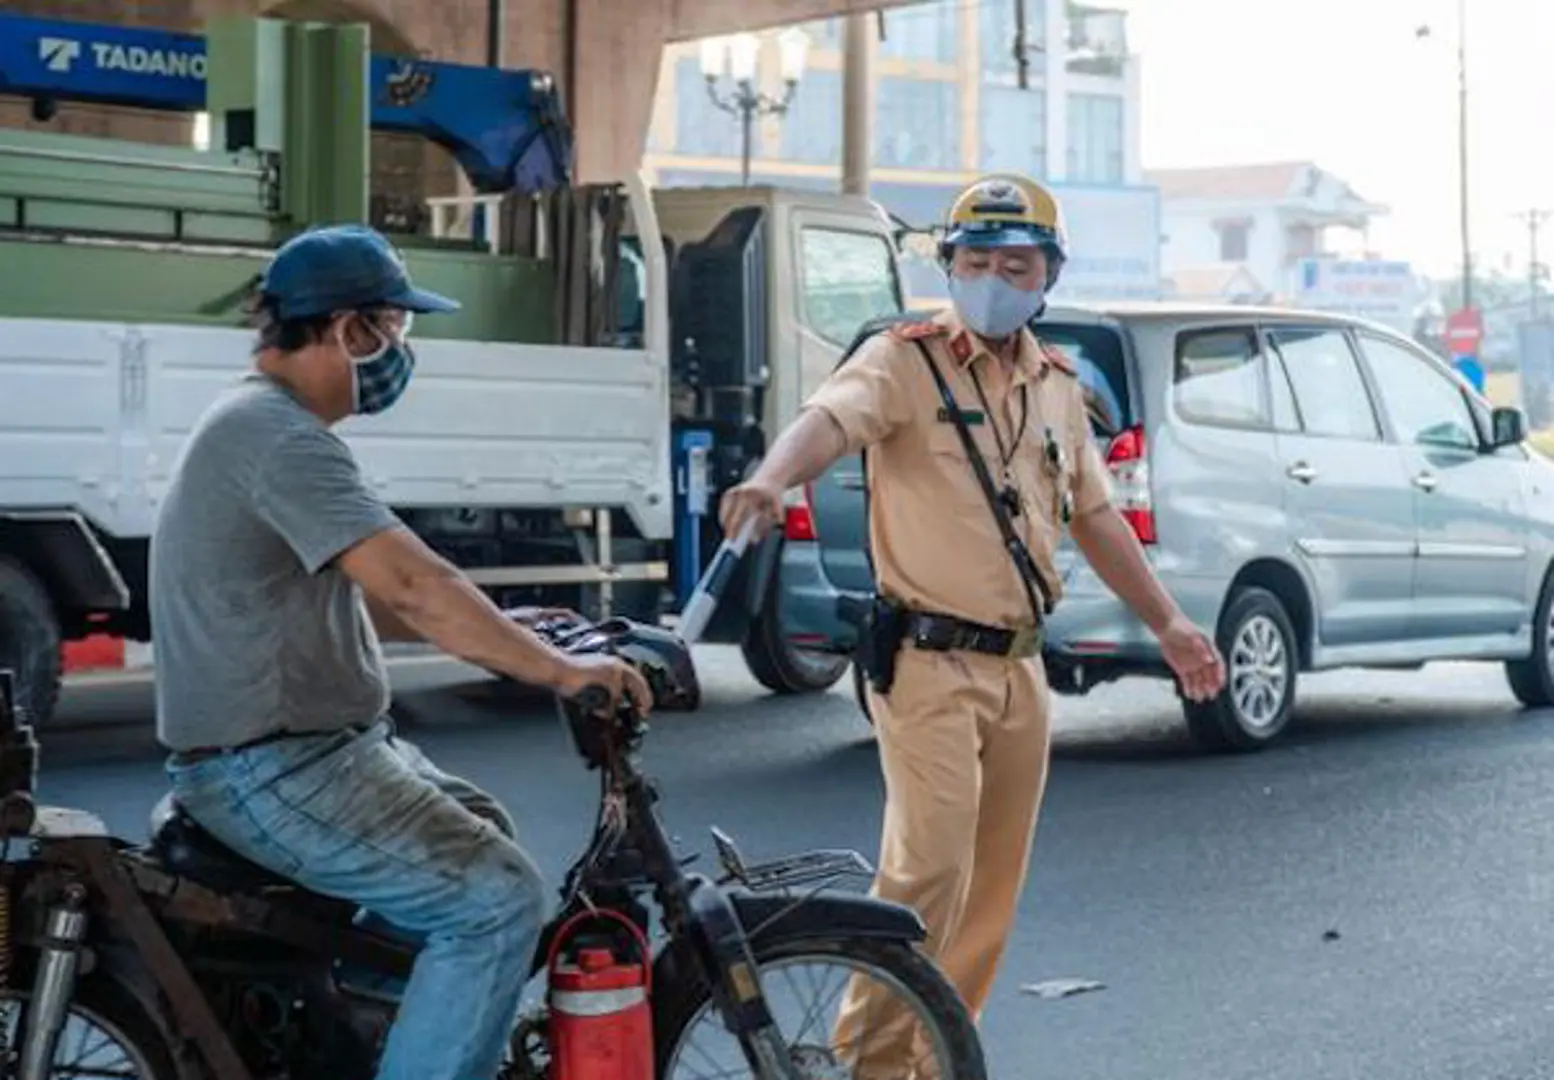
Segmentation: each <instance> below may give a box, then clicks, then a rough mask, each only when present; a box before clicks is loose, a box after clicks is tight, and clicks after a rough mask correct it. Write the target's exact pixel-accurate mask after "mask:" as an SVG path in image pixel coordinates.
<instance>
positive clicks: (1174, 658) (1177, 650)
mask: <svg viewBox="0 0 1554 1080" xmlns="http://www.w3.org/2000/svg"><path fill="white" fill-rule="evenodd" d="M1160 652H1161V655H1162V656H1163V657H1164V658H1165V662H1166V663H1167V664H1169V665H1170V666H1171V670H1172V671H1173V672H1175V674H1176V677H1177V679H1178V680H1179V681H1180V682H1181V684H1182V693H1183V694H1184V695H1185V696H1186V697H1187V699H1188V700H1189V701H1211V700H1213V699H1214V698H1215V697H1217V696H1218V695H1219V692H1220V691H1221V690H1223V689H1224V688H1225V661H1224V660H1223V659H1222V658H1221V657H1220V654H1219V650H1218V649H1216V648H1215V647H1214V642H1212V641H1211V640H1209V636H1208V635H1207V634H1205V633H1204V632H1203V631H1202V630H1199V629H1198V628H1197V627H1196V626H1194V625H1193V624H1192V623H1191V622H1189V621H1188V620H1187V618H1186V617H1185V616H1182V615H1178V616H1177V617H1176V618H1174V619H1172V620H1171V622H1170V623H1168V624H1167V625H1166V628H1165V629H1164V630H1162V631H1161V632H1160Z"/></svg>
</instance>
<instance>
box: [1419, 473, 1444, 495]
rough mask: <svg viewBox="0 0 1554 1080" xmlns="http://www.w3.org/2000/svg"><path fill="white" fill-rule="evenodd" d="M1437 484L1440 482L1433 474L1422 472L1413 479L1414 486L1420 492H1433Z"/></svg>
mask: <svg viewBox="0 0 1554 1080" xmlns="http://www.w3.org/2000/svg"><path fill="white" fill-rule="evenodd" d="M1438 483H1440V481H1439V480H1437V479H1436V476H1435V474H1434V473H1433V472H1422V473H1420V474H1418V475H1417V476H1415V477H1414V486H1415V487H1416V488H1418V489H1419V490H1421V491H1434V490H1435V485H1436V484H1438Z"/></svg>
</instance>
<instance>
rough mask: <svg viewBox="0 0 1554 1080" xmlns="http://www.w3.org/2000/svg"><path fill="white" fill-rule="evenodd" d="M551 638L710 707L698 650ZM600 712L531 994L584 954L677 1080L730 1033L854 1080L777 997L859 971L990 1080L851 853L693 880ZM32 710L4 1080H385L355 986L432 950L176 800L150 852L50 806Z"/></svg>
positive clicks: (757, 1068)
mask: <svg viewBox="0 0 1554 1080" xmlns="http://www.w3.org/2000/svg"><path fill="white" fill-rule="evenodd" d="M542 631H543V632H544V633H546V634H547V635H548V636H549V637H550V638H551V640H553V641H554V642H556V643H557V644H558V645H559V646H560V647H562V648H565V649H572V650H578V651H602V652H609V653H612V654H614V655H617V656H621V657H622V658H624V659H626V660H627V661H628V662H631V663H633V664H635V665H636V666H637V667H638V669H639V670H641V671H642V672H643V673H644V675H645V676H646V677H647V679H648V681H649V683H650V685H651V686H652V689H653V691H654V698H655V703H656V704H663V705H665V706H666V707H669V708H672V707H674V705H675V704H676V703H680V704H684V703H686V702H694V701H695V700H696V698H697V696H698V695H699V692H700V691H699V687H698V686H697V683H696V675H695V670H694V667H693V666H692V665H691V661H690V655H689V650H688V649H686V647H685V646H684V645H683V643H681V642H680V641H679V640H678V639H677V638H674V637H673V635H672V634H669V633H668V632H666V631H661V630H658V629H657V628H651V627H646V626H642V625H638V624H633V623H629V622H626V621H624V620H612V621H609V622H605V623H600V624H594V623H575V624H573V623H564V622H562V623H553V624H550V625H547V626H545V627H542ZM600 693H602V691H598V688H593V689H592V690H591V691H590V692H585V694H583V695H579V697H578V698H577V699H572V700H562V701H560V702H559V708H560V712H561V714H562V718H563V722H564V726H565V728H566V730H567V732H568V733H569V734H570V737H571V739H572V742H573V745H574V746H575V748H576V749H577V751H578V753H579V754H580V756H581V757H582V758H583V761H584V763H585V764H586V766H587V767H588V768H589V769H590V770H596V771H597V772H598V773H599V776H600V803H599V814H598V818H597V821H596V825H595V829H594V832H593V836H592V841H591V843H590V844H589V845H588V847H587V849H586V851H585V852H584V853H583V855H582V856H581V857H580V858H579V859H578V861H577V862H576V863H575V864H574V865H573V867H572V869H571V870H570V872H569V873H568V874H567V875H566V878H565V881H564V884H563V887H562V889H561V904H560V905H559V908H558V910H557V911H556V914H555V916H554V918H553V919H552V920H551V922H550V923H549V924H548V925H547V927H546V930H545V933H544V936H543V937H542V939H541V943H540V946H539V948H538V949H537V950H536V954H535V961H534V965H533V969H532V971H531V978H535V977H539V976H542V975H543V974H544V973H545V971H546V967H545V964H546V959H547V957H550V956H553V955H554V954H555V953H556V952H557V950H559V949H561V948H563V947H569V948H571V947H576V946H578V945H579V944H580V943H581V944H582V945H585V946H587V945H602V946H605V947H609V948H612V949H614V950H616V955H626V954H629V953H630V952H631V950H632V949H634V948H635V949H638V950H640V951H641V952H642V954H643V955H642V956H641V957H640V959H641V961H642V963H643V966H644V967H645V968H646V970H647V973H648V974H649V975H650V984H649V985H650V986H651V994H650V998H649V1005H650V1014H651V1020H650V1025H649V1026H650V1028H651V1036H652V1038H651V1041H652V1050H651V1053H652V1059H653V1068H654V1075H655V1077H670V1076H675V1075H681V1074H680V1073H679V1072H677V1070H679V1069H682V1068H706V1067H707V1066H705V1065H700V1064H696V1065H693V1064H692V1063H691V1062H690V1061H689V1059H688V1048H689V1046H690V1043H689V1036H690V1033H691V1030H692V1028H693V1027H694V1026H695V1024H696V1023H698V1022H708V1023H709V1024H710V1026H711V1027H712V1028H713V1031H714V1034H716V1035H719V1036H720V1037H722V1038H725V1039H730V1040H731V1041H732V1044H733V1049H732V1051H731V1053H732V1054H733V1056H734V1064H733V1065H732V1066H724V1068H726V1069H732V1071H726V1072H715V1073H714V1074H716V1075H723V1076H733V1075H741V1074H744V1075H750V1076H754V1077H758V1078H760V1080H821V1078H831V1077H839V1076H848V1075H852V1073H851V1072H850V1070H849V1069H848V1067H847V1065H846V1062H845V1061H844V1060H843V1057H844V1055H843V1054H842V1053H841V1052H839V1051H836V1050H833V1049H832V1048H831V1047H829V1046H828V1045H827V1040H828V1033H827V1031H826V1030H825V1029H824V1027H823V1026H822V1027H820V1029H819V1030H817V1031H813V1032H811V1033H809V1037H808V1039H807V1040H806V1038H805V1032H803V1031H799V1032H797V1033H796V1034H795V1033H793V1032H790V1031H787V1030H784V1029H785V1028H787V1027H788V1026H789V1025H787V1024H785V1023H781V1022H779V1019H778V1018H777V1017H776V1016H775V1015H774V1011H773V1008H772V1007H771V1005H770V1000H771V991H772V990H773V988H774V986H775V985H778V984H781V983H783V981H784V980H783V979H780V978H779V975H784V976H785V975H787V969H788V968H790V967H793V966H796V965H800V964H811V963H813V964H820V965H823V966H832V967H841V968H843V969H844V970H845V971H846V972H848V973H849V974H850V977H853V978H860V977H861V978H870V979H873V980H874V981H875V982H877V983H879V984H881V985H882V986H883V987H884V988H885V990H886V991H888V992H890V993H893V994H895V995H896V997H897V998H898V999H899V1007H900V1008H901V1009H902V1010H903V1012H904V1014H905V1015H906V1016H908V1018H909V1019H910V1020H911V1022H912V1023H913V1024H915V1026H916V1031H915V1038H916V1043H915V1045H919V1046H923V1047H926V1049H927V1052H929V1053H931V1054H933V1056H934V1059H935V1060H934V1064H933V1065H932V1066H930V1067H929V1068H928V1069H927V1070H926V1071H923V1070H920V1071H918V1072H917V1074H916V1075H918V1076H925V1075H930V1076H937V1077H939V1078H941V1080H984V1077H985V1066H984V1062H983V1056H982V1050H981V1046H980V1043H979V1041H978V1037H977V1033H976V1030H975V1027H974V1026H973V1023H972V1021H971V1019H970V1017H969V1016H968V1015H967V1013H966V1011H965V1008H964V1006H963V1005H962V1003H961V1001H960V998H959V997H958V995H957V994H956V993H955V991H954V989H953V987H952V986H951V985H950V984H949V983H948V982H947V981H946V980H945V979H944V978H943V976H942V975H941V974H940V972H939V971H938V969H937V968H936V967H935V966H934V965H933V964H932V963H931V962H930V961H929V960H928V959H927V957H926V956H925V954H924V953H922V952H921V951H920V943H921V941H922V940H923V937H924V930H923V926H922V923H921V922H920V920H919V919H918V918H917V916H916V915H915V913H913V912H912V911H910V910H909V909H907V908H904V907H900V906H896V905H892V904H888V903H885V902H882V901H879V900H876V899H873V898H870V897H867V896H864V895H860V894H858V893H856V892H849V891H845V890H842V889H837V888H834V887H832V883H834V882H836V881H837V880H839V879H840V878H841V877H843V876H845V875H847V874H861V875H867V874H868V873H869V872H870V868H869V864H868V863H867V862H866V861H865V860H864V859H863V858H862V857H861V856H859V855H857V854H856V853H853V852H847V851H814V852H809V853H805V854H800V855H797V856H793V857H789V858H784V859H780V860H777V861H771V862H765V863H761V864H759V865H755V864H749V865H747V864H746V862H745V861H744V859H743V858H742V856H741V855H740V853H739V851H738V850H737V848H736V847H735V845H734V843H733V842H732V841H731V840H730V839H729V838H728V837H727V836H726V835H724V834H723V833H721V832H719V831H718V830H717V829H713V830H712V836H713V838H714V842H715V848H716V853H717V857H718V860H719V862H720V864H721V871H722V872H721V875H720V876H719V877H718V878H717V879H716V880H714V879H712V878H709V877H708V876H706V875H703V874H699V873H691V872H689V871H688V870H687V866H688V865H689V864H690V863H691V862H693V861H694V859H695V858H696V856H694V855H692V856H690V857H689V858H681V857H679V856H678V855H677V854H676V852H675V851H674V849H673V845H672V842H671V839H670V837H669V836H668V835H667V833H666V832H665V830H664V828H663V826H662V824H661V822H660V820H659V818H658V816H657V812H656V810H655V804H656V803H657V801H658V798H659V793H658V790H657V788H656V786H655V784H654V783H653V781H652V780H650V779H649V778H648V777H647V776H645V775H644V774H643V773H642V772H641V771H640V769H639V762H638V751H639V749H640V747H641V745H642V742H643V739H644V735H645V733H646V731H647V728H646V725H645V724H644V723H643V722H642V719H641V717H640V716H639V715H637V714H636V712H635V711H634V710H633V709H632V708H631V707H630V706H629V704H628V705H624V706H622V707H621V708H620V709H619V710H618V711H615V712H614V713H613V715H610V714H609V710H604V709H601V708H600V705H601V701H602V700H607V698H604V699H602V698H600V697H599V696H598V695H599V694H600ZM14 700H15V699H14V696H13V694H12V689H11V683H10V678H9V674H8V673H5V672H0V842H3V845H4V858H3V862H0V1000H3V1001H4V1002H5V1004H6V1007H7V1011H8V1013H9V1014H10V1017H9V1020H8V1021H7V1022H6V1023H5V1024H4V1025H0V1055H3V1056H0V1078H3V1080H12V1078H15V1080H45V1078H53V1077H60V1076H71V1075H98V1076H102V1075H119V1076H135V1077H139V1078H141V1080H369V1078H370V1077H372V1075H373V1073H374V1064H375V1062H376V1060H377V1056H378V1054H379V1052H380V1050H381V1047H382V1043H383V1040H384V1038H385V1037H386V1034H387V1030H388V1027H389V1025H390V1024H391V1023H392V1021H393V1017H394V1007H395V1003H396V999H395V997H394V996H393V994H392V993H390V994H387V995H385V994H384V993H382V992H380V991H379V990H378V989H376V988H374V989H358V988H356V987H355V986H354V985H353V984H352V983H351V982H350V981H349V980H347V979H345V978H344V977H343V976H342V974H341V973H342V971H346V970H351V971H355V972H362V971H365V972H368V973H375V974H376V975H377V976H381V977H382V978H384V979H388V980H393V979H403V978H407V977H408V975H409V971H410V967H411V964H412V962H413V961H414V959H415V952H416V945H415V943H413V942H409V941H407V940H405V939H403V938H399V937H395V936H393V935H392V934H391V933H388V932H385V931H382V930H379V929H377V928H374V927H372V926H371V924H370V922H366V923H364V922H363V921H362V919H361V915H362V913H361V912H360V910H359V909H357V908H356V907H355V906H354V905H352V904H350V903H348V902H346V901H343V900H340V899H337V898H333V897H329V896H323V895H319V894H316V893H312V892H309V891H308V890H306V889H303V888H302V887H300V886H298V885H296V884H295V883H292V882H290V881H288V880H286V879H284V878H281V877H278V876H276V875H275V874H273V873H271V872H270V871H268V870H266V869H264V868H261V867H259V866H257V865H254V864H253V863H250V862H248V861H246V860H244V859H243V858H241V857H240V856H238V855H237V854H235V853H234V852H232V851H230V850H229V849H227V848H225V847H223V846H222V845H221V844H220V843H219V842H218V841H216V840H215V839H214V838H213V837H211V836H210V835H209V834H207V833H205V832H203V831H202V830H201V829H200V827H199V826H198V825H197V824H196V823H195V822H194V821H193V820H192V819H190V818H189V817H188V816H187V815H185V814H184V813H183V812H182V811H181V810H180V809H179V808H178V807H177V806H176V805H173V804H172V802H171V800H170V798H169V799H164V800H163V802H162V803H161V804H159V806H158V808H157V811H156V812H155V813H154V815H153V820H152V831H151V837H150V840H149V842H147V843H145V844H134V843H130V842H127V841H125V840H123V839H120V838H116V837H114V836H112V835H110V834H109V832H108V830H107V829H106V828H105V827H104V824H103V823H102V822H101V821H100V820H99V819H97V818H96V817H94V816H93V815H91V814H89V813H87V812H84V811H81V810H78V809H70V808H61V807H51V806H44V805H38V804H37V803H36V802H35V801H34V798H33V788H34V780H35V777H36V772H37V743H36V741H35V740H34V738H33V735H32V730H31V728H30V726H29V725H28V724H27V722H26V718H25V717H24V716H20V715H19V714H18V712H17V710H16V708H15V706H14ZM649 903H651V904H652V905H654V906H655V907H656V909H657V912H658V929H659V931H660V932H659V935H658V941H657V943H656V944H653V943H651V941H650V939H651V938H652V936H653V935H652V934H651V932H650V927H651V920H650V916H649V911H648V904H649ZM580 927H586V928H587V929H586V930H584V929H579V928H580ZM563 937H567V938H568V940H565V941H563V940H561V939H562V938H563ZM787 981H789V982H791V981H792V980H791V979H788V980H787ZM805 1019H806V1020H808V1019H809V1017H808V1016H807V1015H806V1017H805ZM547 1021H548V1016H547V1010H546V1008H545V1006H544V1004H543V1002H542V1003H541V1004H540V1005H538V1006H537V1007H535V1008H533V1009H531V1010H528V1011H527V1012H526V1013H525V1015H524V1016H522V1017H521V1018H520V1020H519V1022H518V1024H517V1026H516V1029H515V1032H514V1034H513V1038H512V1043H511V1047H510V1050H509V1054H508V1060H507V1062H506V1064H505V1065H504V1066H503V1072H502V1074H501V1076H500V1077H498V1078H496V1080H541V1078H545V1077H547V1076H549V1075H550V1072H551V1062H550V1054H551V1047H552V1045H553V1043H552V1041H551V1038H550V1034H551V1033H550V1030H549V1027H548V1023H547ZM823 1023H824V1021H821V1024H822V1025H823ZM806 1026H811V1025H808V1024H807V1025H806ZM77 1029H86V1030H90V1031H95V1032H97V1034H96V1035H95V1037H94V1039H93V1040H89V1039H88V1038H87V1036H85V1035H78V1031H77ZM449 1037H450V1038H457V1037H458V1036H457V1033H456V1032H450V1033H449ZM110 1045H111V1047H112V1050H111V1055H110V1056H111V1060H113V1061H116V1062H120V1063H124V1062H127V1066H126V1065H125V1064H119V1065H118V1066H116V1067H115V1068H113V1069H109V1068H107V1067H105V1066H103V1065H101V1064H99V1062H100V1061H101V1060H102V1054H103V1053H105V1052H108V1051H106V1050H104V1048H105V1047H109V1046H110ZM88 1051H90V1053H88ZM72 1055H76V1056H74V1057H73V1056H72ZM92 1055H96V1056H95V1057H92V1060H91V1061H90V1062H87V1061H85V1060H84V1058H85V1057H90V1056H92ZM78 1058H81V1059H83V1060H81V1061H80V1062H79V1063H78ZM698 1061H700V1059H699V1058H698ZM72 1070H78V1071H74V1072H73V1071H72ZM689 1075H710V1074H708V1073H698V1072H692V1073H690V1074H689Z"/></svg>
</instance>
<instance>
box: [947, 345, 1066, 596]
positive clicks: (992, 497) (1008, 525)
mask: <svg viewBox="0 0 1554 1080" xmlns="http://www.w3.org/2000/svg"><path fill="white" fill-rule="evenodd" d="M917 349H918V351H919V352H921V353H922V354H923V361H924V362H925V363H926V364H927V365H928V370H929V371H931V372H932V373H933V381H934V383H935V385H937V386H938V387H939V397H940V398H941V399H942V400H943V401H944V411H945V412H947V413H948V414H949V416H950V419H951V420H953V421H954V422H955V431H956V433H957V434H959V435H960V441H961V445H962V446H964V447H965V448H966V456H967V457H969V458H970V459H971V467H972V469H973V470H974V471H975V472H976V474H977V482H978V483H979V484H981V485H982V494H983V496H984V497H985V498H986V499H987V505H988V509H990V510H992V511H993V519H994V520H995V521H997V522H998V531H999V533H1000V534H1001V535H1002V536H1003V539H1004V548H1005V549H1006V550H1007V551H1008V552H1009V557H1010V558H1011V559H1013V560H1014V567H1015V569H1016V570H1017V571H1019V574H1020V581H1021V583H1022V584H1023V585H1024V586H1025V595H1026V598H1027V599H1028V600H1029V601H1030V604H1031V613H1032V614H1033V615H1035V617H1036V624H1037V625H1038V626H1040V625H1041V624H1042V623H1043V622H1044V621H1045V620H1046V617H1047V616H1048V615H1050V614H1052V597H1051V595H1050V594H1049V593H1048V591H1047V586H1046V584H1045V583H1044V582H1043V581H1042V578H1041V572H1040V571H1039V570H1037V569H1036V562H1035V560H1034V559H1032V558H1031V552H1030V549H1029V548H1027V547H1026V546H1025V541H1023V540H1021V539H1020V537H1019V536H1018V535H1017V534H1016V533H1015V531H1014V523H1013V522H1012V521H1010V520H1009V507H1008V506H1006V505H1005V504H1004V500H1003V499H1002V498H1000V497H999V494H998V489H997V488H995V487H994V486H993V478H992V477H991V476H989V475H988V471H987V462H986V461H985V460H984V459H983V457H982V451H981V450H980V449H979V448H978V447H977V442H976V440H975V439H973V438H972V437H971V431H970V429H968V428H967V427H966V418H965V417H964V416H963V415H961V411H960V404H959V403H958V402H957V401H956V400H955V394H954V392H953V391H951V390H950V386H949V384H948V383H947V382H945V381H944V375H943V373H941V372H940V371H939V365H938V364H936V363H934V358H933V354H932V353H930V352H929V351H928V347H927V346H926V345H924V344H923V343H922V342H921V341H919V342H917ZM1038 593H1039V594H1040V596H1041V598H1040V599H1039V600H1038V599H1037V594H1038Z"/></svg>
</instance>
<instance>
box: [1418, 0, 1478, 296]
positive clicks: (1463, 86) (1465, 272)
mask: <svg viewBox="0 0 1554 1080" xmlns="http://www.w3.org/2000/svg"><path fill="white" fill-rule="evenodd" d="M1467 8H1468V5H1467V0H1457V178H1458V186H1459V187H1460V188H1461V192H1462V197H1461V201H1460V205H1459V207H1458V213H1459V214H1460V216H1461V227H1462V306H1463V307H1464V308H1471V307H1472V306H1473V253H1472V248H1471V246H1470V244H1469V240H1468V10H1467ZM1415 35H1416V36H1417V37H1421V38H1424V37H1429V36H1430V27H1429V26H1428V25H1425V26H1421V27H1420V28H1419V29H1418V30H1417V31H1415Z"/></svg>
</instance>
